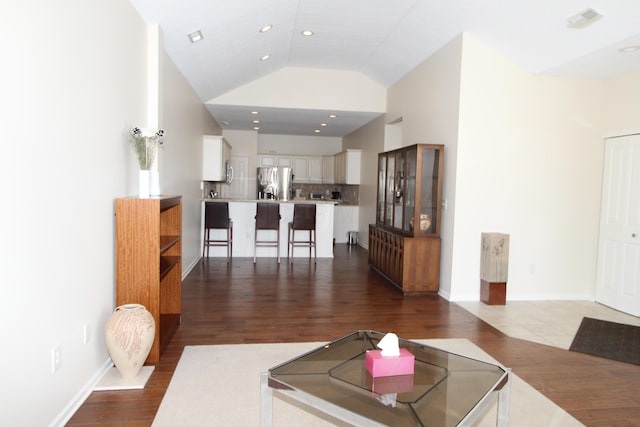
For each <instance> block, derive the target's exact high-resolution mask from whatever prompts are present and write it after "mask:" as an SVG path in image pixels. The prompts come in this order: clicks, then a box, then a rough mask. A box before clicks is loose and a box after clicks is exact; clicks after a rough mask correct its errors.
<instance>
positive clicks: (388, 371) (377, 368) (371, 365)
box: [366, 348, 416, 378]
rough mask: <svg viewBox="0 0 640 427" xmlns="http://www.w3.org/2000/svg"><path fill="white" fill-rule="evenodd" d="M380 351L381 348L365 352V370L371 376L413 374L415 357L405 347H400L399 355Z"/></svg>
mask: <svg viewBox="0 0 640 427" xmlns="http://www.w3.org/2000/svg"><path fill="white" fill-rule="evenodd" d="M380 353H382V350H369V351H367V353H366V366H367V371H368V372H369V373H370V374H371V376H372V377H374V378H375V377H390V376H393V375H412V374H413V366H414V364H415V359H416V358H415V356H414V355H413V354H411V352H410V351H409V350H407V349H406V348H401V349H400V355H399V356H383V355H382V354H380Z"/></svg>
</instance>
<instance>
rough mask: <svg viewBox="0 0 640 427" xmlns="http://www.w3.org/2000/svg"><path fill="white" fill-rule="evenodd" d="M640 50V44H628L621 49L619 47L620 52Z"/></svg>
mask: <svg viewBox="0 0 640 427" xmlns="http://www.w3.org/2000/svg"><path fill="white" fill-rule="evenodd" d="M638 50H640V46H626V47H623V48H621V49H618V52H622V53H629V52H636V51H638Z"/></svg>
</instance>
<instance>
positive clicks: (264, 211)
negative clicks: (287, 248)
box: [253, 203, 281, 264]
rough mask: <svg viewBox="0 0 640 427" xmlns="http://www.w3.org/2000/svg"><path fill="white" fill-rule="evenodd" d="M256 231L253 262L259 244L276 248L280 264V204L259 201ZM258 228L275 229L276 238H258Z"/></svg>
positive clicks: (254, 261)
mask: <svg viewBox="0 0 640 427" xmlns="http://www.w3.org/2000/svg"><path fill="white" fill-rule="evenodd" d="M255 218H256V231H255V239H254V241H255V244H254V246H253V263H254V264H255V263H256V251H257V248H258V246H260V247H271V248H276V252H277V254H278V255H277V256H278V264H280V218H281V216H280V204H278V203H258V204H257V205H256V217H255ZM258 230H275V232H276V240H258Z"/></svg>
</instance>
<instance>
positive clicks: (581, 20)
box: [567, 8, 602, 28]
mask: <svg viewBox="0 0 640 427" xmlns="http://www.w3.org/2000/svg"><path fill="white" fill-rule="evenodd" d="M600 18H602V15H600V14H599V13H598V12H597V11H595V10H593V9H591V8H589V9H585V10H583V11H582V12H580V13H578V14H576V15H573V16H572V17H570V18H569V19H567V27H569V28H585V27H586V26H588V25H591V24H593V23H594V22H596V21H597V20H598V19H600Z"/></svg>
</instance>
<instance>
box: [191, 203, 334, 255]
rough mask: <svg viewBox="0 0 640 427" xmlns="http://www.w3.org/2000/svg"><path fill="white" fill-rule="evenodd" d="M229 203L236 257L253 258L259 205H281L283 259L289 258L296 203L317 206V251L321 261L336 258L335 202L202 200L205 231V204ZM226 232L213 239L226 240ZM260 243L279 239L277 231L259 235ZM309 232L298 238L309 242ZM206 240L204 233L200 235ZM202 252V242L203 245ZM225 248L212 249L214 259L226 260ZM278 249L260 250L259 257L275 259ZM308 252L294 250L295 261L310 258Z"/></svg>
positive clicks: (215, 232)
mask: <svg viewBox="0 0 640 427" xmlns="http://www.w3.org/2000/svg"><path fill="white" fill-rule="evenodd" d="M220 202H227V203H229V216H230V217H231V220H232V221H233V257H251V258H253V251H254V249H253V248H254V241H255V233H254V232H255V224H256V221H255V216H256V204H257V203H278V204H279V205H280V216H281V219H280V231H279V233H280V247H279V248H278V250H279V251H280V257H281V258H286V257H287V232H288V224H289V223H290V222H291V221H292V220H293V205H294V204H296V203H311V204H315V205H316V251H317V257H318V258H333V213H334V212H333V209H334V205H335V201H329V200H326V201H325V200H289V201H281V200H256V199H252V200H238V199H218V198H214V199H212V198H207V199H203V200H202V215H201V218H202V221H201V222H202V227H204V206H205V205H204V204H205V203H220ZM225 233H226V232H225V231H224V230H211V238H224V237H223V236H225ZM259 233H260V235H259V237H258V238H259V239H260V240H265V239H269V240H271V239H273V240H275V239H276V235H275V231H270V230H261V231H259ZM305 234H306V236H308V234H307V232H305V231H297V232H296V236H298V237H297V238H298V239H300V238H303V236H304V238H306V236H305ZM200 238H201V239H202V238H203V233H202V232H201V233H200ZM200 248H202V240H201V241H200ZM226 251H227V249H226V248H225V247H215V246H214V247H211V248H210V249H209V256H210V257H226V256H227V255H226ZM276 255H277V254H276V248H269V247H264V248H263V247H258V248H257V252H256V256H257V257H259V258H275V257H276ZM308 256H309V249H308V248H301V247H298V248H294V252H293V257H294V258H307V257H308Z"/></svg>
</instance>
